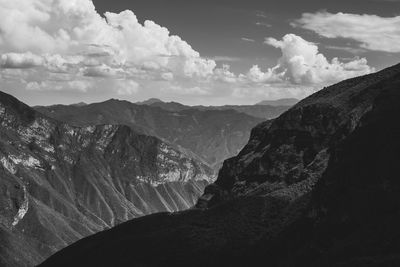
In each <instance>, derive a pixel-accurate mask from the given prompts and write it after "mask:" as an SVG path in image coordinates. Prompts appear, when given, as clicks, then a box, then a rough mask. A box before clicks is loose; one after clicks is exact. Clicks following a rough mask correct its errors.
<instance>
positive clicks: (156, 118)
mask: <svg viewBox="0 0 400 267" xmlns="http://www.w3.org/2000/svg"><path fill="white" fill-rule="evenodd" d="M36 109H37V110H38V111H40V112H42V113H44V114H46V115H47V116H49V117H52V118H55V119H57V120H61V121H65V122H68V123H70V124H72V125H77V126H81V127H84V126H87V125H92V124H96V125H97V124H123V125H127V126H129V127H131V128H132V129H134V130H135V131H137V132H140V133H143V134H146V135H151V136H156V137H158V138H160V139H162V140H164V141H165V142H168V143H170V144H172V145H174V146H175V147H176V148H177V149H179V150H184V151H186V152H187V153H191V155H192V156H193V157H198V159H199V160H202V161H204V162H205V163H206V164H208V165H210V166H212V167H213V168H214V169H215V170H217V169H218V167H219V166H220V164H221V163H222V161H223V160H225V159H226V158H229V157H231V156H233V155H236V154H237V153H238V152H239V151H240V149H242V148H243V146H244V145H245V144H246V142H247V141H248V139H249V136H250V131H251V128H253V127H254V126H255V125H257V124H258V123H260V122H261V121H262V120H261V119H260V118H255V117H252V116H249V115H246V114H243V113H239V112H236V111H234V110H203V111H202V110H198V109H187V110H182V111H167V110H164V109H162V108H159V107H152V106H148V105H137V104H133V103H131V102H128V101H119V100H114V99H111V100H108V101H105V102H102V103H95V104H90V105H86V106H83V107H76V106H62V105H57V106H50V107H36Z"/></svg>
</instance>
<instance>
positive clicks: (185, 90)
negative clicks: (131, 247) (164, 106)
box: [161, 85, 210, 96]
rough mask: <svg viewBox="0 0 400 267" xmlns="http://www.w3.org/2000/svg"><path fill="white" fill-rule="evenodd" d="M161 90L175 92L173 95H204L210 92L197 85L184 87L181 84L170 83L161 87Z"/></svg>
mask: <svg viewBox="0 0 400 267" xmlns="http://www.w3.org/2000/svg"><path fill="white" fill-rule="evenodd" d="M161 90H162V91H163V92H166V93H170V94H175V95H197V96H204V95H209V94H210V92H209V91H208V90H206V89H204V88H201V87H199V86H194V87H184V86H181V85H172V86H169V87H165V88H162V89H161Z"/></svg>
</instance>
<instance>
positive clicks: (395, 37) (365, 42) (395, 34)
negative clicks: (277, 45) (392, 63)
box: [292, 12, 400, 53]
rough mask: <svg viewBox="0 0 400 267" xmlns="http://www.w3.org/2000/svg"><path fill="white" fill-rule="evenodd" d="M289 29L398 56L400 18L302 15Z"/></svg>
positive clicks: (323, 13)
mask: <svg viewBox="0 0 400 267" xmlns="http://www.w3.org/2000/svg"><path fill="white" fill-rule="evenodd" d="M292 25H293V26H296V27H301V28H304V29H307V30H311V31H314V32H316V33H317V34H319V35H320V36H323V37H326V38H348V39H352V40H355V41H357V42H359V43H360V46H361V47H362V48H365V49H368V50H375V51H384V52H391V53H400V16H395V17H380V16H377V15H368V14H363V15H359V14H348V13H341V12H339V13H336V14H333V13H329V12H317V13H304V14H303V15H302V17H301V18H300V19H298V20H296V21H295V22H294V23H293V24H292Z"/></svg>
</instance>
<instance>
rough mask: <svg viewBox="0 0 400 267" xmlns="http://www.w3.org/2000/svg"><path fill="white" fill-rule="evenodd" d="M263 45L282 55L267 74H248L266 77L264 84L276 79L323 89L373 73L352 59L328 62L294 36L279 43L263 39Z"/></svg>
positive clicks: (308, 43)
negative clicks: (274, 48)
mask: <svg viewBox="0 0 400 267" xmlns="http://www.w3.org/2000/svg"><path fill="white" fill-rule="evenodd" d="M265 43H266V44H268V45H271V46H273V47H276V48H279V49H280V50H281V52H282V57H281V58H280V59H279V61H278V64H277V65H276V66H275V67H274V68H273V69H270V70H268V72H267V73H264V74H261V73H260V71H259V70H258V69H257V68H255V69H254V71H253V72H251V73H254V77H262V75H264V76H266V77H267V78H266V79H265V80H267V81H268V80H271V79H276V76H280V78H281V79H283V80H287V81H290V82H291V83H292V84H309V85H323V84H330V83H334V82H338V81H340V80H344V79H348V78H350V77H354V76H359V75H364V74H367V73H370V72H373V71H374V69H373V68H371V67H370V66H369V65H368V63H367V60H366V59H365V58H355V59H354V60H352V61H350V62H346V63H345V62H340V60H339V59H338V58H333V59H332V60H331V61H328V59H327V58H326V57H325V56H324V55H323V54H321V53H319V51H318V46H317V45H315V44H313V43H310V42H308V41H306V40H304V39H303V38H301V37H300V36H297V35H294V34H287V35H285V36H284V37H283V38H282V40H277V39H274V38H266V39H265ZM251 73H250V74H251Z"/></svg>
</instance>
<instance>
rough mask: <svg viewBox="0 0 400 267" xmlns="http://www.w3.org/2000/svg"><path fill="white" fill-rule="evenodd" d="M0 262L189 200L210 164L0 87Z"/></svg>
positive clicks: (17, 262)
mask: <svg viewBox="0 0 400 267" xmlns="http://www.w3.org/2000/svg"><path fill="white" fill-rule="evenodd" d="M0 126H1V127H0V191H1V192H0V200H1V201H0V202H1V203H2V204H1V206H0V236H1V242H0V266H33V265H35V264H37V263H39V262H41V261H43V260H44V259H45V258H46V257H48V256H50V255H51V254H52V253H54V252H55V251H57V250H59V249H61V248H63V247H65V246H66V245H68V244H70V243H72V242H74V241H77V240H78V239H81V238H82V237H84V236H87V235H90V234H93V233H95V232H98V231H101V230H104V229H107V228H110V227H112V226H115V225H117V224H119V223H121V222H124V221H127V220H129V219H132V218H136V217H140V216H143V215H146V214H150V213H154V212H161V211H178V210H183V209H187V208H190V207H192V206H193V205H194V204H195V203H196V201H197V198H198V197H199V196H200V195H201V194H202V192H203V189H204V187H205V185H207V184H208V183H210V182H211V181H213V179H214V171H213V170H212V169H211V168H210V167H209V166H207V165H206V164H204V163H202V162H201V161H199V160H197V159H195V158H193V157H191V155H188V154H186V153H184V152H182V151H180V150H177V149H176V148H174V147H172V146H170V145H169V144H167V143H165V142H162V141H161V140H159V139H158V138H156V137H151V136H146V135H142V134H139V133H137V132H135V131H134V130H133V129H132V128H131V127H128V126H124V125H109V124H103V125H87V126H85V127H77V126H71V125H69V124H67V123H64V122H60V121H57V120H54V119H52V118H49V117H47V116H45V115H43V114H42V113H39V112H37V111H35V110H33V109H32V108H30V107H29V106H27V105H25V104H23V103H21V102H20V101H18V100H17V99H15V98H14V97H12V96H10V95H7V94H5V93H2V92H0Z"/></svg>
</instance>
